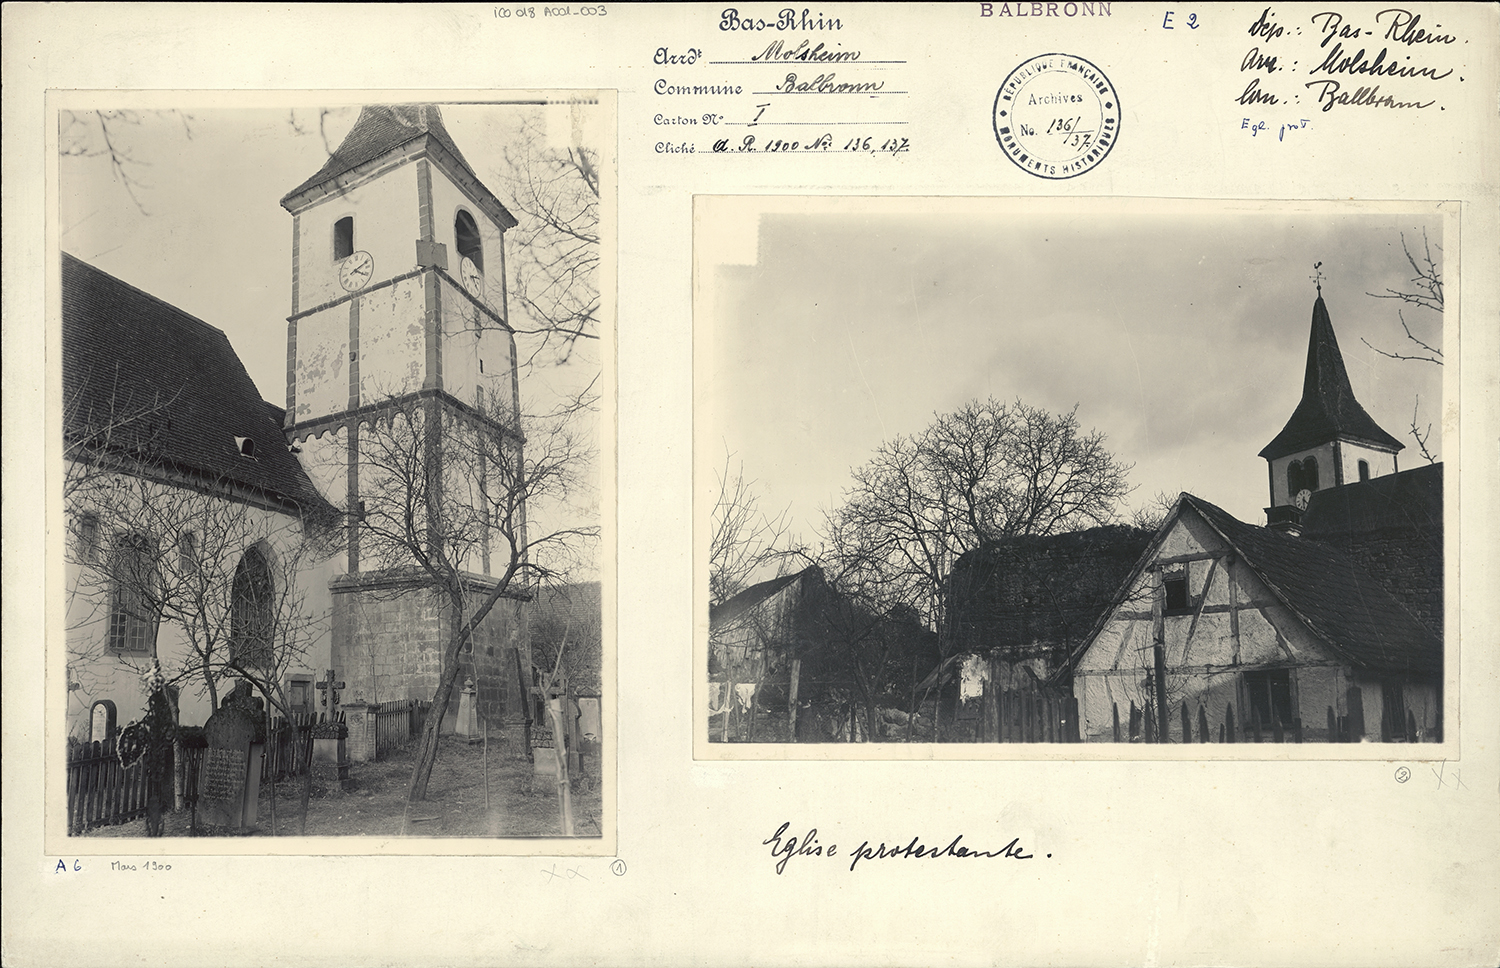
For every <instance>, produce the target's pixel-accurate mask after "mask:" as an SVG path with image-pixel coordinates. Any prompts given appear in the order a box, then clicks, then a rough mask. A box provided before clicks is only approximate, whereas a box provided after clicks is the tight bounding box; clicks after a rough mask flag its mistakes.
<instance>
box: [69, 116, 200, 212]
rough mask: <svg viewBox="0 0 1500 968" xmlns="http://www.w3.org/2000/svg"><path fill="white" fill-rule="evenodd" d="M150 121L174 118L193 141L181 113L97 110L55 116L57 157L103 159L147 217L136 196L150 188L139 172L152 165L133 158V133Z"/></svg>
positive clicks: (189, 125)
mask: <svg viewBox="0 0 1500 968" xmlns="http://www.w3.org/2000/svg"><path fill="white" fill-rule="evenodd" d="M151 117H161V118H174V119H176V120H177V121H178V122H179V123H180V124H181V125H182V133H183V136H184V137H186V138H188V139H190V140H191V139H192V137H193V128H192V120H193V119H192V118H191V116H189V115H187V114H184V113H183V112H181V111H129V110H108V109H99V110H94V111H66V110H65V111H59V112H58V153H59V154H60V155H62V156H63V157H65V158H104V159H105V160H107V161H108V163H109V170H110V174H111V175H112V176H113V177H114V179H115V181H117V182H119V183H120V187H122V188H124V189H125V192H126V194H128V195H129V196H130V200H131V201H132V202H134V203H135V207H136V208H137V209H139V210H140V212H141V214H142V215H149V214H150V213H149V212H147V211H146V206H145V205H144V204H143V203H142V202H141V197H140V194H139V192H140V191H141V190H143V189H146V188H149V187H151V186H149V185H148V184H146V183H145V182H143V181H142V180H141V178H142V174H143V172H142V169H144V168H149V167H150V166H151V162H149V161H146V160H145V159H143V158H141V157H140V156H139V155H137V154H136V150H135V146H134V144H133V142H134V140H135V137H134V136H135V130H134V129H138V128H140V126H141V124H142V123H143V122H144V121H145V120H147V119H148V118H151Z"/></svg>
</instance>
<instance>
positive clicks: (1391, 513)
mask: <svg viewBox="0 0 1500 968" xmlns="http://www.w3.org/2000/svg"><path fill="white" fill-rule="evenodd" d="M1302 538H1303V540H1307V541H1317V542H1319V543H1322V544H1326V545H1329V546H1330V547H1333V548H1337V549H1338V550H1340V551H1343V552H1345V553H1347V554H1348V555H1349V556H1350V557H1351V558H1353V559H1354V560H1355V561H1356V562H1357V563H1358V564H1359V565H1360V567H1362V568H1363V569H1364V570H1365V571H1366V572H1367V573H1368V574H1369V575H1370V576H1371V577H1372V578H1374V579H1375V580H1376V581H1378V582H1380V584H1381V585H1382V586H1384V588H1385V590H1386V591H1388V592H1390V593H1391V594H1392V595H1394V596H1395V597H1396V599H1397V600H1398V601H1400V602H1401V604H1403V605H1405V606H1406V609H1407V611H1409V612H1411V613H1412V614H1413V615H1414V616H1416V618H1417V619H1418V620H1419V621H1421V622H1422V624H1424V625H1426V626H1427V627H1428V628H1429V629H1432V630H1433V632H1435V633H1436V634H1439V635H1441V634H1442V629H1443V465H1442V464H1428V465H1425V466H1423V467H1418V468H1416V469H1414V470H1409V471H1402V472H1401V473H1399V474H1387V475H1385V476H1383V477H1375V478H1371V479H1370V480H1368V481H1361V482H1359V483H1357V484H1345V485H1344V486H1342V487H1330V488H1324V489H1323V490H1321V491H1316V492H1314V493H1313V496H1312V499H1311V500H1310V501H1309V502H1308V505H1307V510H1306V511H1304V512H1303V514H1302Z"/></svg>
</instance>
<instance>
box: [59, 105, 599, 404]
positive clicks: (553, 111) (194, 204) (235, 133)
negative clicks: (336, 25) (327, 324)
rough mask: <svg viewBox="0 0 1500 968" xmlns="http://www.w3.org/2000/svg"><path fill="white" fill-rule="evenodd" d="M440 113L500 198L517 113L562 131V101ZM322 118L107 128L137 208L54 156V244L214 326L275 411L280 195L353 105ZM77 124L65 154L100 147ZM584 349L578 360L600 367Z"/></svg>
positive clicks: (542, 379) (285, 308) (534, 387)
mask: <svg viewBox="0 0 1500 968" xmlns="http://www.w3.org/2000/svg"><path fill="white" fill-rule="evenodd" d="M441 110H442V113H443V120H444V123H445V126H446V127H447V128H448V132H449V134H451V135H452V136H453V140H454V143H455V144H457V145H458V148H459V150H460V151H462V152H463V154H464V157H465V158H466V159H467V160H468V161H469V164H471V165H472V166H474V168H475V173H476V174H477V175H479V178H480V180H481V181H483V182H484V183H485V185H486V186H487V187H489V189H490V190H491V191H493V192H495V194H496V195H497V196H498V197H499V198H500V199H501V201H503V202H506V203H507V204H509V201H510V199H508V198H507V197H506V195H505V192H504V188H503V180H502V178H501V177H500V171H501V165H502V159H503V150H504V147H505V146H506V144H508V143H510V142H511V141H512V139H513V138H514V136H515V131H516V125H517V123H518V122H519V118H520V116H521V114H522V113H523V112H529V113H540V114H541V115H542V116H543V117H544V118H545V119H546V122H547V127H548V131H549V134H550V133H552V132H558V133H560V134H561V135H562V136H567V135H569V134H570V133H571V125H570V124H569V123H568V122H569V121H570V120H571V119H570V118H569V116H568V113H569V109H568V108H565V107H549V108H537V107H509V106H463V105H453V104H444V105H442V107H441ZM319 114H320V112H319V108H318V107H317V106H310V107H299V108H297V109H295V110H293V109H291V108H286V107H280V108H268V109H240V108H234V109H223V108H213V107H210V108H207V109H204V108H200V107H196V106H193V105H191V104H189V105H184V106H183V109H182V110H181V111H180V112H178V111H166V112H154V111H140V112H137V113H136V114H135V115H134V116H133V120H134V122H135V123H123V122H122V123H119V124H116V125H114V126H113V127H112V128H111V133H112V137H113V139H114V140H115V142H116V145H117V147H118V148H119V149H120V150H121V151H122V152H123V153H125V154H126V155H128V156H129V157H131V158H133V159H135V163H132V164H127V165H126V166H125V170H126V173H127V174H128V175H129V176H130V178H131V180H132V182H138V183H139V184H138V185H136V187H135V194H136V197H137V198H138V199H139V202H140V204H139V206H137V205H136V203H135V202H134V201H132V199H131V196H130V194H129V193H128V192H127V191H126V188H125V186H124V184H123V183H122V182H121V180H120V178H119V176H118V173H117V172H115V171H114V170H113V168H112V166H111V165H110V163H109V161H108V158H107V157H106V156H104V155H85V156H64V157H62V158H60V160H59V172H58V186H59V187H58V244H59V246H60V247H61V248H62V249H63V250H64V251H67V252H70V253H72V254H73V255H76V256H78V257H79V258H80V259H83V260H84V261H85V262H89V263H91V264H93V265H95V266H97V267H99V268H101V269H103V270H104V271H106V272H108V273H110V274H112V275H114V276H117V277H118V278H120V279H123V280H124V281H125V282H128V283H130V284H131V285H133V286H136V287H137V288H140V289H144V290H145V291H146V292H149V293H151V294H152V295H154V296H158V297H160V298H162V299H165V300H166V301H167V302H169V303H172V304H173V305H175V306H177V307H178V308H180V309H183V310H186V311H187V312H189V313H191V314H193V315H194V316H197V317H198V318H200V319H202V320H204V321H205V322H208V323H210V324H212V325H214V326H217V327H218V328H219V329H222V330H223V331H224V332H225V333H226V334H227V335H228V336H229V339H230V342H231V343H232V344H233V346H234V348H235V351H236V352H237V353H238V354H239V356H240V359H241V360H242V361H244V364H245V368H246V369H247V370H249V372H250V376H251V378H252V379H253V380H254V381H255V384H256V386H257V387H259V388H260V392H261V395H262V396H263V397H265V398H266V399H267V400H269V401H271V402H272V403H276V404H278V405H283V406H284V405H285V403H286V329H287V323H286V317H287V316H288V315H289V314H290V312H291V244H292V216H291V215H290V214H289V213H288V212H287V211H286V210H285V209H283V208H282V207H281V205H280V200H281V197H282V196H283V195H285V194H286V193H287V192H288V191H290V190H291V189H293V188H295V187H297V186H298V185H299V184H301V183H302V182H303V181H304V180H305V179H307V178H308V177H309V176H310V175H312V174H313V173H314V172H316V171H317V170H318V169H319V168H321V167H322V165H323V163H324V162H325V161H327V159H328V151H329V150H330V149H332V148H336V147H337V146H338V144H339V141H340V140H341V139H342V138H343V136H344V135H345V134H346V133H348V130H349V128H350V127H352V126H353V124H354V120H355V118H356V117H358V115H359V109H358V107H348V106H345V107H335V108H331V109H330V113H329V114H328V116H327V118H326V123H325V130H324V133H323V134H320V133H319ZM184 116H185V117H186V123H184ZM79 117H80V118H81V119H82V120H83V121H84V122H85V123H84V124H83V125H82V126H80V127H79V128H77V129H75V130H74V131H72V132H70V131H69V130H68V129H67V128H66V126H63V129H62V133H61V134H60V141H61V142H62V147H63V148H67V147H68V146H69V145H81V146H84V147H87V148H90V149H93V150H97V149H99V148H100V147H102V141H101V139H100V137H99V135H98V127H97V123H95V122H93V120H92V118H91V117H90V116H89V115H88V114H86V113H82V112H80V114H79ZM324 135H326V145H325V137H324ZM143 210H144V211H143ZM512 308H513V309H514V307H512ZM585 342H587V341H585ZM522 350H523V359H524V355H525V354H524V350H525V347H524V346H523V347H522ZM591 350H592V348H591V347H590V348H587V349H586V351H585V352H584V354H583V356H584V360H583V361H581V362H582V363H587V364H593V363H596V362H597V354H596V353H593V352H592V351H591ZM582 368H583V367H582V366H580V367H576V368H574V369H575V371H576V370H578V369H582ZM575 375H576V373H575V372H572V371H570V372H569V373H567V374H564V373H559V372H557V371H555V370H539V371H537V372H536V373H535V374H533V375H531V376H529V377H528V378H527V379H526V380H525V382H523V384H522V394H523V397H524V396H525V395H526V394H528V393H532V394H534V395H536V396H538V397H541V398H545V397H546V396H547V388H548V387H551V386H554V385H556V386H564V385H571V383H572V382H573V377H574V376H575Z"/></svg>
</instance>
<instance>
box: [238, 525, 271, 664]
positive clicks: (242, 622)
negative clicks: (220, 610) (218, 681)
mask: <svg viewBox="0 0 1500 968" xmlns="http://www.w3.org/2000/svg"><path fill="white" fill-rule="evenodd" d="M274 593H275V587H274V583H273V582H272V581H271V566H270V563H269V562H268V561H266V556H265V552H263V551H261V550H260V548H258V547H251V548H249V549H248V550H246V552H245V554H244V555H243V556H242V557H241V558H240V563H239V564H238V565H237V566H236V567H235V569H234V588H233V596H234V597H233V600H232V601H231V603H230V609H229V627H230V632H229V655H230V658H232V659H233V660H234V661H235V662H239V663H242V664H244V665H248V666H268V665H270V664H271V636H272V634H273V633H274V631H275V625H276V623H275V617H274V616H275V609H274V607H273V605H274V601H273V595H274Z"/></svg>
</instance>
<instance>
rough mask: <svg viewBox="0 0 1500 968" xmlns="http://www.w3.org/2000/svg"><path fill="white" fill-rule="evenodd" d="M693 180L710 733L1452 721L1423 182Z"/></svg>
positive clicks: (1430, 216) (1184, 730)
mask: <svg viewBox="0 0 1500 968" xmlns="http://www.w3.org/2000/svg"><path fill="white" fill-rule="evenodd" d="M696 214H697V224H696V230H697V231H698V233H699V235H698V236H697V238H696V239H695V246H696V248H697V251H698V256H699V258H698V265H697V273H698V278H697V283H698V291H699V294H700V295H699V301H698V304H697V307H696V310H695V328H696V335H697V337H698V342H699V348H698V358H697V364H696V370H695V374H696V385H695V392H696V394H697V397H698V400H697V403H698V406H697V411H696V412H697V414H698V419H699V427H698V430H697V434H696V447H697V451H698V453H697V461H696V467H697V474H696V477H695V488H696V495H697V501H698V504H699V512H700V513H699V534H700V541H699V555H700V557H699V563H700V567H701V568H702V570H703V572H705V574H702V575H700V591H704V592H706V594H700V602H701V603H702V604H703V605H705V606H706V609H705V611H706V615H702V616H700V632H703V631H706V635H700V642H701V643H702V647H701V655H700V657H699V659H700V669H701V671H702V674H703V688H702V690H701V693H700V701H699V704H698V714H699V716H700V722H699V737H700V740H701V741H704V742H705V743H706V744H708V745H707V747H706V748H707V749H709V750H710V751H712V750H714V749H722V750H725V751H726V752H727V750H728V748H729V747H730V746H732V745H733V744H806V743H823V744H839V743H843V744H860V743H866V744H900V743H929V744H930V743H990V744H1014V743H1095V744H1098V743H1125V744H1132V743H1135V744H1144V743H1154V744H1189V743H1190V744H1234V743H1240V744H1243V743H1279V744H1297V743H1318V744H1322V743H1437V742H1441V741H1442V739H1443V734H1444V728H1445V717H1446V716H1453V715H1455V714H1456V711H1455V710H1454V709H1453V708H1452V701H1451V697H1450V698H1449V702H1448V706H1447V707H1446V709H1445V690H1444V671H1445V664H1444V594H1443V590H1444V560H1445V559H1444V551H1445V541H1444V528H1443V525H1444V466H1443V443H1444V435H1443V423H1442V420H1443V414H1444V409H1443V407H1444V396H1443V377H1444V375H1445V370H1444V366H1443V363H1444V355H1443V350H1444V324H1445V318H1446V317H1445V307H1444V282H1445V270H1448V269H1449V268H1450V267H1448V266H1445V264H1444V261H1443V235H1444V228H1445V221H1444V218H1443V217H1442V213H1441V212H1436V213H1435V212H1433V211H1432V210H1431V209H1430V207H1429V209H1428V210H1425V211H1416V210H1411V211H1389V210H1387V211H1379V210H1370V209H1366V208H1359V207H1355V206H1350V207H1340V206H1335V205H1328V206H1321V207H1317V208H1315V209H1312V210H1307V209H1302V210H1293V209H1290V208H1287V209H1283V210H1275V209H1269V210H1268V209H1265V208H1257V207H1249V206H1245V207H1243V208H1241V209H1236V208H1235V207H1234V206H1232V205H1220V206H1213V207H1211V208H1209V207H1205V206H1197V207H1195V206H1193V205H1191V204H1186V203H1184V204H1180V205H1179V204H1173V205H1170V206H1164V205H1160V204H1151V203H1147V202H1122V203H1118V204H1108V205H1104V204H1103V203H1101V202H1099V201H1097V200H1095V201H1093V202H1084V201H1081V200H1080V201H1074V200H1068V201H1056V200H1053V201H1046V200H1038V201H1034V202H1018V201H1015V200H1011V201H1008V202H1001V201H997V200H985V199H966V200H957V199H948V200H934V199H926V200H916V199H846V200H839V201H829V200H818V201H809V200H803V203H801V204H799V203H797V202H796V201H794V200H767V199H738V198H721V199H700V200H699V207H698V211H697V213H696ZM726 226H727V228H726ZM1452 268H1456V266H1455V267H1452ZM1454 308H1455V307H1448V308H1447V313H1448V315H1449V316H1451V315H1453V309H1454ZM1449 322H1451V320H1449ZM1447 429H1448V430H1449V432H1450V435H1451V433H1452V431H1453V430H1455V429H1456V428H1455V427H1453V426H1452V425H1450V426H1449V427H1448V428H1447ZM704 598H706V602H703V601H702V599H704ZM721 744H722V745H721ZM704 748H705V747H703V746H700V750H701V749H704ZM1205 752H1206V751H1205ZM709 755H710V756H712V755H715V754H713V753H712V752H710V753H709ZM871 755H881V754H877V753H872V754H871Z"/></svg>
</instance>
